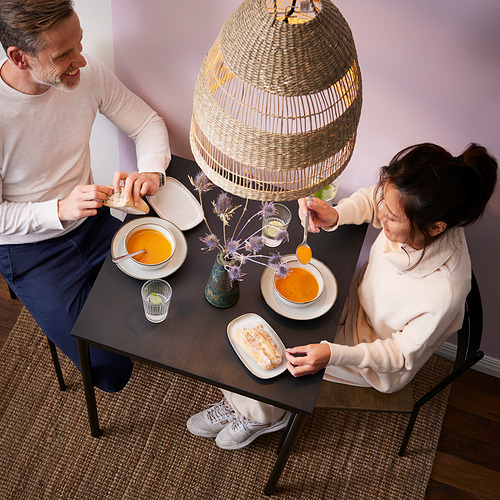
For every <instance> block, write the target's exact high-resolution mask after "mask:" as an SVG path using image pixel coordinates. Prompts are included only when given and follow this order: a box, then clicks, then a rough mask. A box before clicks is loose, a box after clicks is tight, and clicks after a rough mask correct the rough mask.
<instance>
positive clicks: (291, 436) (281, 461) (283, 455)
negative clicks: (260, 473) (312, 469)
mask: <svg viewBox="0 0 500 500" xmlns="http://www.w3.org/2000/svg"><path fill="white" fill-rule="evenodd" d="M291 418H292V419H293V421H292V425H291V427H290V430H289V431H288V433H287V435H286V437H285V439H284V441H283V442H282V443H281V444H280V448H279V450H280V451H279V455H278V458H277V459H276V463H275V464H274V467H273V470H272V471H271V474H270V475H269V479H268V480H267V484H266V486H265V488H264V493H265V494H266V495H272V494H273V493H274V490H275V489H276V485H277V484H278V481H279V478H280V476H281V473H282V472H283V469H284V468H285V465H286V462H287V460H288V457H289V456H290V453H291V452H292V450H293V447H294V446H295V443H296V442H297V439H298V438H299V436H300V432H301V431H302V428H303V427H304V424H305V423H306V418H307V413H304V412H299V413H295V414H294V415H292V416H291ZM285 432H286V431H285Z"/></svg>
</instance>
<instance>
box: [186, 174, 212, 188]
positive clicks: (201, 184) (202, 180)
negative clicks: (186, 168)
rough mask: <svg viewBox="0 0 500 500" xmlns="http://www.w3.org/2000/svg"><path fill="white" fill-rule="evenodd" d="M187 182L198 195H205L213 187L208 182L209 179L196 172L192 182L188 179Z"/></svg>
mask: <svg viewBox="0 0 500 500" xmlns="http://www.w3.org/2000/svg"><path fill="white" fill-rule="evenodd" d="M189 181H190V182H191V184H192V185H193V186H194V189H195V190H196V191H198V193H206V192H207V191H210V190H211V189H212V187H213V184H212V183H211V182H210V179H209V178H208V177H207V175H206V174H205V173H203V172H198V173H197V174H196V177H195V178H194V181H193V179H191V177H190V178H189Z"/></svg>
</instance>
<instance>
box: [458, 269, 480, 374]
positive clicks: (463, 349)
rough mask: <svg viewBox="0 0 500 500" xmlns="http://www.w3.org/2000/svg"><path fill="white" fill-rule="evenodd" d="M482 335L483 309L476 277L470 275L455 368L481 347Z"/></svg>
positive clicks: (459, 332)
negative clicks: (469, 285)
mask: <svg viewBox="0 0 500 500" xmlns="http://www.w3.org/2000/svg"><path fill="white" fill-rule="evenodd" d="M482 333H483V307H482V303H481V294H480V292H479V287H478V285H477V281H476V277H475V276H474V273H472V279H471V289H470V292H469V294H468V295H467V299H466V301H465V316H464V321H463V323H462V328H460V330H459V331H458V332H457V357H456V359H455V368H457V367H458V366H459V365H461V364H462V363H463V362H464V361H465V360H466V359H468V358H470V357H471V356H473V355H475V354H476V353H477V351H478V350H479V346H480V345H481V336H482Z"/></svg>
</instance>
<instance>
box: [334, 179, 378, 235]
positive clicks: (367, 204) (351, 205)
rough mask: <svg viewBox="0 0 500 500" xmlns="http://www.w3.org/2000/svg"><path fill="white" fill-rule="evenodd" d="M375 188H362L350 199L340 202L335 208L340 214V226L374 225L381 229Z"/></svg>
mask: <svg viewBox="0 0 500 500" xmlns="http://www.w3.org/2000/svg"><path fill="white" fill-rule="evenodd" d="M374 193H375V186H372V187H369V188H361V189H359V190H358V191H356V192H355V193H354V194H352V195H351V196H349V198H344V199H342V200H340V201H339V203H338V205H337V206H336V207H335V209H336V210H337V212H338V214H339V222H338V226H341V225H343V224H364V223H365V222H369V223H372V224H373V225H374V226H375V227H377V228H379V227H381V224H380V221H379V218H378V216H377V213H378V209H377V207H376V205H375V202H374Z"/></svg>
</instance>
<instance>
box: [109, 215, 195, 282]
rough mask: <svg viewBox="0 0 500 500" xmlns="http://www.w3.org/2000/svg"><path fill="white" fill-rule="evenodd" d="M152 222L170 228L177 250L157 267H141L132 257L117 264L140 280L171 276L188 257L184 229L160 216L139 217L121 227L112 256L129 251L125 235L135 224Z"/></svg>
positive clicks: (112, 249) (113, 246) (112, 248)
mask: <svg viewBox="0 0 500 500" xmlns="http://www.w3.org/2000/svg"><path fill="white" fill-rule="evenodd" d="M151 222H155V223H156V224H160V225H161V226H163V227H165V228H167V229H169V230H170V232H171V233H172V234H173V235H174V238H175V251H174V254H173V255H172V257H170V259H169V261H168V262H167V263H166V264H165V265H164V266H162V267H160V268H156V269H145V268H143V267H140V266H139V265H138V264H137V263H136V262H134V261H133V260H132V259H127V260H124V261H122V262H119V263H118V264H116V265H117V266H118V267H119V269H121V270H122V271H123V272H124V273H125V274H128V275H129V276H131V277H132V278H136V279H139V280H151V279H155V278H165V277H166V276H169V275H170V274H172V273H174V272H175V271H177V269H179V267H181V266H182V264H184V261H185V260H186V257H187V251H188V247H187V241H186V238H185V236H184V234H183V233H182V231H181V230H180V229H179V228H178V227H177V226H175V225H174V224H172V223H171V222H169V221H168V220H163V219H160V218H159V217H139V218H138V219H134V220H131V221H130V222H127V223H126V224H124V225H123V226H122V227H121V228H120V229H118V231H117V232H116V234H115V236H114V237H113V241H112V242H111V256H112V257H113V258H115V257H118V256H120V255H125V254H126V253H127V251H126V250H125V236H126V234H127V233H128V231H130V229H132V228H134V227H135V226H138V225H139V224H146V223H151Z"/></svg>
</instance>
